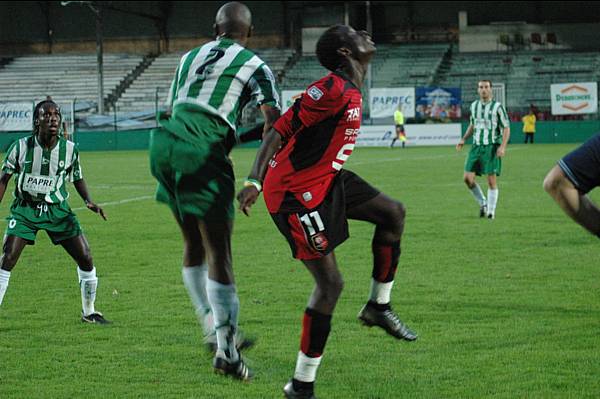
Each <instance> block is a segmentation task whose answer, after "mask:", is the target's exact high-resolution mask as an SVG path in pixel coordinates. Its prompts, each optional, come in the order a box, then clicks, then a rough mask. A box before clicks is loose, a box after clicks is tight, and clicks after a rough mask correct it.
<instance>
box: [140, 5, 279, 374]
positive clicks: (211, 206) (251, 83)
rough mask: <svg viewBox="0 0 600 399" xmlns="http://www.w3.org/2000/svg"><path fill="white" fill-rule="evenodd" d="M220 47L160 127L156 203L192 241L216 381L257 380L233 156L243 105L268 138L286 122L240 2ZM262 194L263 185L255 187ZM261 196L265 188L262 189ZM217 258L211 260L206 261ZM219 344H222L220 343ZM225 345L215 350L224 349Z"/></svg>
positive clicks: (222, 26)
mask: <svg viewBox="0 0 600 399" xmlns="http://www.w3.org/2000/svg"><path fill="white" fill-rule="evenodd" d="M214 26H215V33H216V40H214V41H212V42H210V43H207V44H205V45H203V46H201V47H198V48H196V49H193V50H191V51H189V52H188V53H186V54H185V55H184V56H183V57H182V58H181V61H180V63H179V66H178V68H177V71H176V73H175V77H174V79H173V83H172V85H171V90H170V93H169V99H168V105H169V106H170V107H171V109H172V111H171V112H170V113H167V114H164V115H161V116H159V120H160V124H161V127H160V128H158V129H154V130H153V131H152V135H151V141H150V166H151V170H152V175H153V176H154V177H155V178H156V179H157V180H158V189H157V193H156V199H157V200H158V201H160V202H164V203H166V204H167V205H169V207H170V208H171V211H172V212H173V215H174V216H175V219H176V220H177V223H178V225H179V227H180V229H181V231H182V235H183V239H184V254H183V268H182V274H183V281H184V284H185V286H186V288H187V290H188V293H189V295H190V298H191V299H192V302H193V304H194V306H195V308H196V313H197V315H198V318H199V320H200V323H201V325H202V327H203V328H204V333H205V340H204V342H205V343H206V344H207V345H209V346H212V345H214V346H216V354H215V358H214V361H213V366H214V368H215V371H216V372H219V373H222V374H228V375H232V376H233V377H235V378H238V379H241V380H249V379H250V378H251V377H252V373H251V372H250V370H249V369H248V367H246V365H245V363H244V362H243V359H242V358H241V356H240V354H239V352H238V349H239V348H241V347H243V346H244V345H245V344H247V343H248V341H245V340H243V338H242V337H240V336H239V334H236V332H237V324H238V312H239V300H238V296H237V292H236V291H237V289H236V286H235V281H234V277H233V268H232V265H231V232H232V228H233V215H234V214H233V196H234V192H235V187H234V182H235V178H234V175H233V168H232V165H231V160H230V159H229V151H230V150H231V148H232V147H233V145H234V144H235V143H236V142H237V138H236V132H235V130H236V128H237V125H238V122H239V119H240V116H241V113H242V110H243V108H244V106H245V105H246V104H248V103H250V102H252V101H256V103H257V104H258V106H260V109H261V111H262V113H263V115H264V117H265V123H264V126H262V127H261V129H260V132H261V133H262V132H266V131H268V130H269V129H270V127H271V125H272V124H273V123H274V122H275V120H276V119H277V118H278V117H279V109H280V105H279V95H278V93H277V88H276V84H275V78H274V76H273V73H272V72H271V70H270V69H269V67H268V66H267V65H266V64H265V63H264V62H263V61H262V60H261V59H260V58H259V57H258V56H256V55H255V54H254V53H253V52H252V51H250V50H248V49H246V48H245V45H246V43H247V41H248V38H249V37H250V35H251V33H252V15H251V14H250V10H249V9H248V8H247V7H246V6H245V5H243V4H241V3H235V2H234V3H227V4H225V5H223V6H222V7H221V8H220V9H219V11H218V12H217V15H216V19H215V25H214ZM246 184H252V185H255V186H256V187H260V185H261V182H258V181H247V182H246ZM259 190H260V188H259ZM207 254H208V255H210V256H207ZM215 341H216V342H215ZM215 344H216V345H215Z"/></svg>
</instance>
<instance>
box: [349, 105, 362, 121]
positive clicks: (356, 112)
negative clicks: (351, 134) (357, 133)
mask: <svg viewBox="0 0 600 399" xmlns="http://www.w3.org/2000/svg"><path fill="white" fill-rule="evenodd" d="M359 119H360V107H356V108H350V109H349V110H348V117H347V118H346V122H353V121H357V120H359Z"/></svg>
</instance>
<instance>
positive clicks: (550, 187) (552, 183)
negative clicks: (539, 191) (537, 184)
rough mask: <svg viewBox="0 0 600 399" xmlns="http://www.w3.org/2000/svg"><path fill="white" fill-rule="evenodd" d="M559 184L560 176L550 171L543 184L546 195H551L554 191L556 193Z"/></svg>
mask: <svg viewBox="0 0 600 399" xmlns="http://www.w3.org/2000/svg"><path fill="white" fill-rule="evenodd" d="M560 182H561V176H560V175H559V174H558V173H556V172H555V171H554V170H551V171H550V173H548V175H547V176H546V178H545V179H544V184H543V185H544V190H545V191H546V192H547V193H548V194H553V193H555V192H556V191H558V188H559V186H560Z"/></svg>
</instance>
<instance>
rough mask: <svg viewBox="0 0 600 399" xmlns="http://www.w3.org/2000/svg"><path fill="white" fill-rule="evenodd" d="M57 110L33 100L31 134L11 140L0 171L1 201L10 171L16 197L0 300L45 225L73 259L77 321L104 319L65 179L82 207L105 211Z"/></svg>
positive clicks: (1, 264)
mask: <svg viewBox="0 0 600 399" xmlns="http://www.w3.org/2000/svg"><path fill="white" fill-rule="evenodd" d="M61 119H62V118H61V115H60V110H59V108H58V106H57V105H56V104H55V103H54V102H53V101H51V100H45V101H42V102H41V103H39V104H37V105H36V107H35V109H34V112H33V120H34V125H35V128H34V134H33V135H31V136H28V137H24V138H22V139H20V140H18V141H16V142H14V143H13V144H12V145H11V147H10V148H9V150H8V153H7V154H6V159H5V160H4V164H3V166H2V172H1V173H0V201H1V200H2V198H3V197H4V194H5V192H6V187H7V184H8V182H9V181H10V178H11V177H12V176H13V175H15V192H14V196H15V199H14V201H13V203H12V206H11V208H10V215H9V216H8V218H7V220H8V225H7V227H6V233H5V236H4V245H3V253H2V257H1V258H0V304H1V303H2V299H3V297H4V294H5V292H6V289H7V287H8V281H9V278H10V274H11V270H12V269H13V267H14V266H15V265H16V263H17V261H18V260H19V256H20V255H21V252H22V251H23V249H24V248H25V245H27V244H34V243H35V237H36V234H37V232H38V231H39V230H45V231H46V232H47V233H48V235H49V236H50V239H51V240H52V242H53V243H54V244H55V245H58V244H60V245H61V246H62V247H63V248H64V249H65V250H66V251H67V253H68V254H69V255H70V256H71V257H72V258H73V260H74V261H75V262H76V263H77V266H78V268H77V273H78V275H79V286H80V289H81V302H82V319H81V320H82V321H83V322H87V323H98V324H106V323H108V321H107V320H106V319H105V318H104V316H103V315H102V313H100V312H97V311H96V310H95V307H94V303H95V301H96V287H97V286H98V278H97V277H96V268H95V267H94V262H93V259H92V256H91V254H90V248H89V245H88V242H87V239H86V238H85V236H84V235H83V232H82V230H81V227H80V226H79V221H78V220H77V217H76V216H75V214H74V213H73V211H72V210H71V208H70V207H69V204H68V203H67V198H69V193H68V192H67V189H66V181H67V180H70V181H71V182H73V185H74V186H75V189H76V190H77V192H78V193H79V195H80V196H81V198H82V199H83V200H84V201H85V204H86V206H87V207H88V209H90V210H91V211H93V212H96V213H98V214H99V215H100V216H101V217H102V218H103V219H104V220H106V217H105V216H104V211H103V210H102V208H101V207H99V206H98V205H96V204H95V203H94V202H92V200H91V198H90V195H89V193H88V190H87V186H86V184H85V181H84V180H83V175H82V173H81V165H80V164H79V153H78V151H77V148H75V144H74V143H72V142H70V141H67V140H65V139H64V138H63V137H61V136H60V134H59V127H60V124H61Z"/></svg>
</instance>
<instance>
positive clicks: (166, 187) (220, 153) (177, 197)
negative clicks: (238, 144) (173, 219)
mask: <svg viewBox="0 0 600 399" xmlns="http://www.w3.org/2000/svg"><path fill="white" fill-rule="evenodd" d="M172 128H173V124H171V125H169V129H166V128H164V127H162V128H157V129H153V130H152V132H151V135H150V169H151V172H152V175H153V176H154V177H155V178H156V180H158V188H157V190H156V200H157V201H160V202H164V203H166V204H167V205H169V207H170V208H171V210H172V211H173V213H174V214H175V215H176V216H178V217H179V218H180V220H182V219H183V216H184V215H187V214H191V215H194V216H197V217H198V218H199V219H201V220H207V221H218V222H220V221H224V220H231V219H233V216H234V211H233V197H234V190H235V178H234V175H233V166H232V164H231V160H230V159H229V155H228V153H229V149H228V148H227V147H226V146H225V145H223V143H222V141H212V142H211V140H209V139H207V140H203V139H202V137H200V138H199V139H198V140H193V141H190V140H184V139H183V138H181V137H180V136H179V135H175V134H173V133H172V132H171V131H170V130H171V129H172ZM175 128H177V126H175ZM181 128H183V129H184V128H185V127H181Z"/></svg>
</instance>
